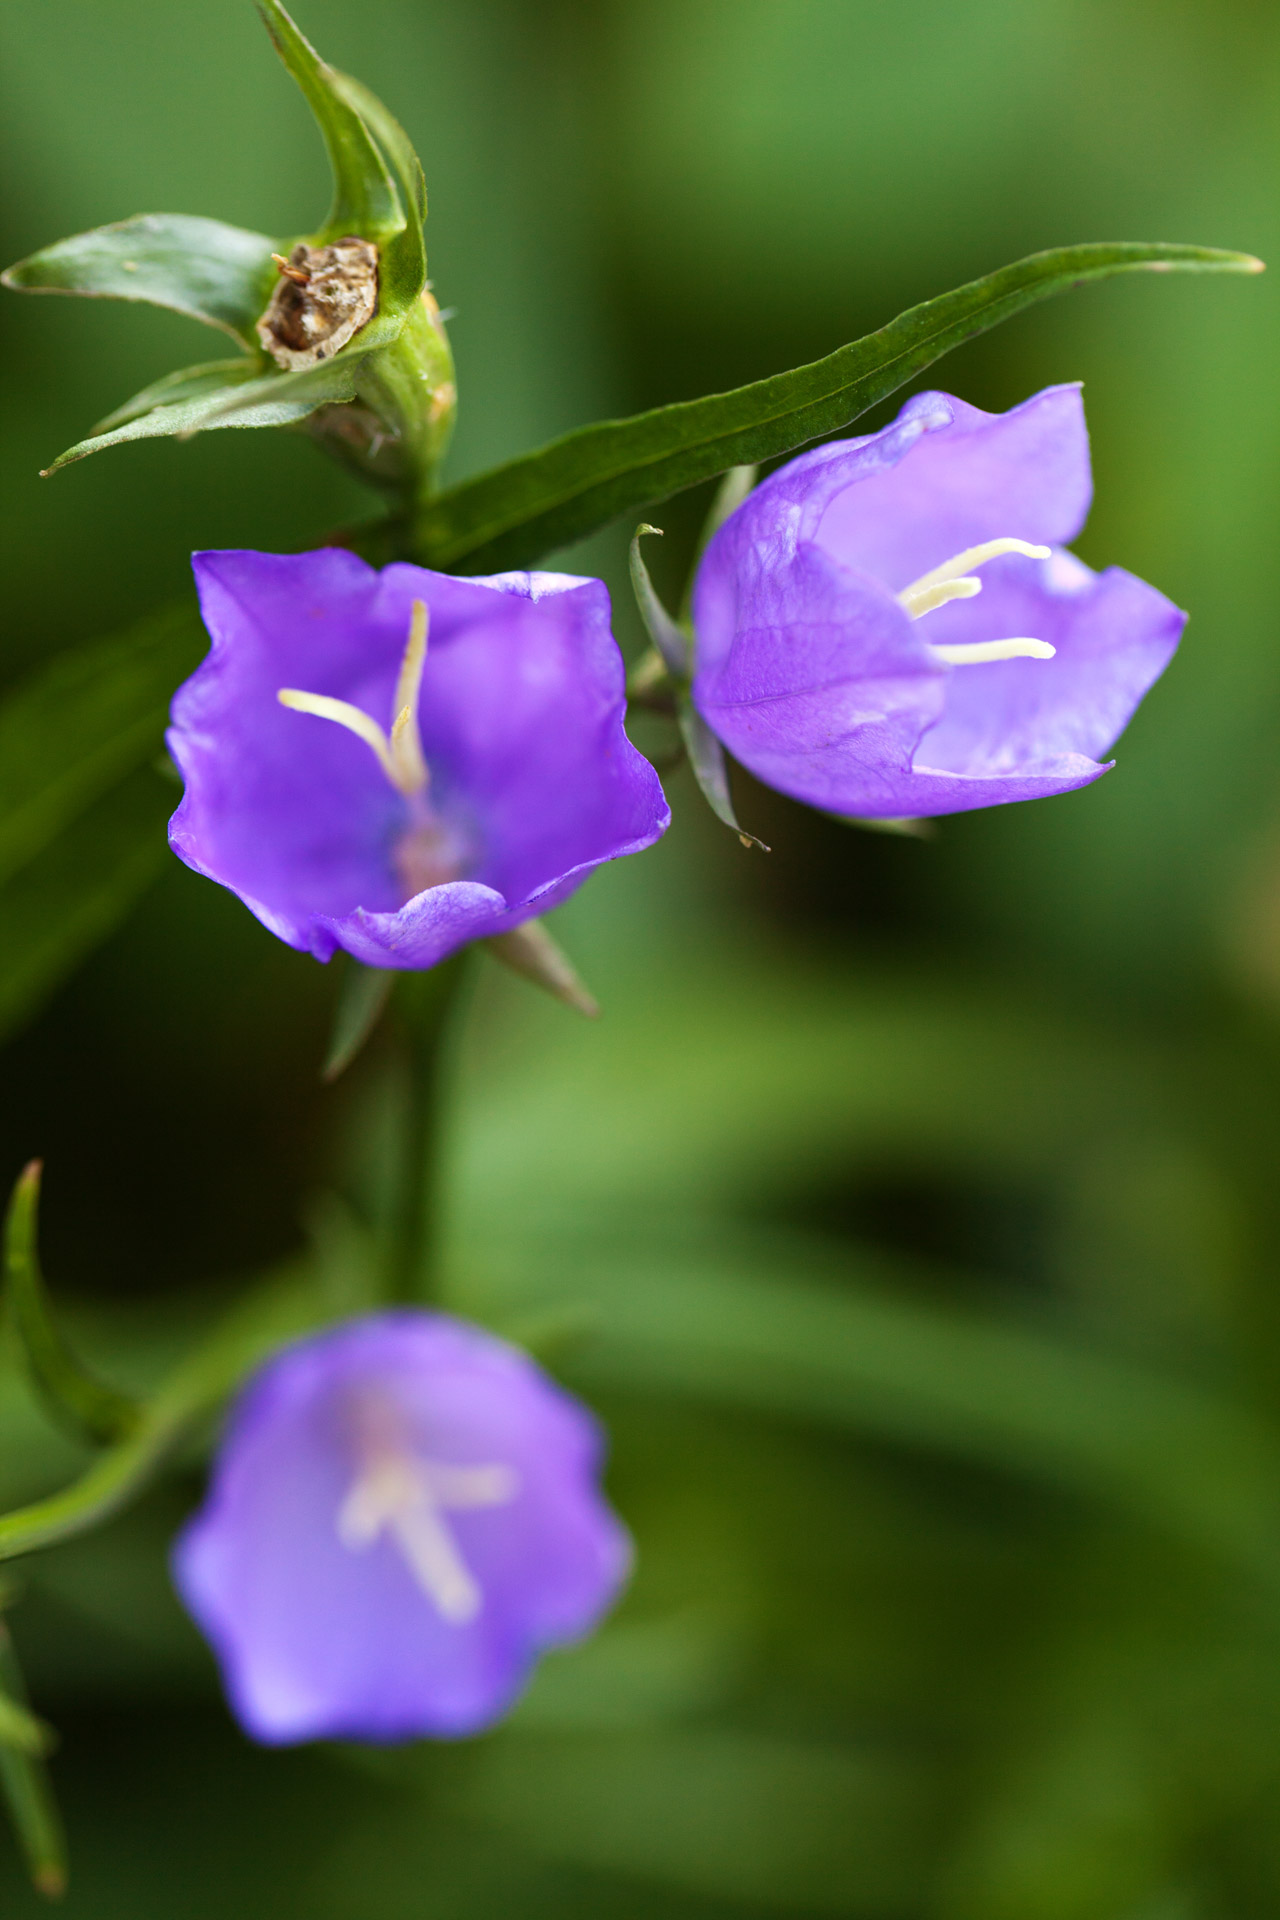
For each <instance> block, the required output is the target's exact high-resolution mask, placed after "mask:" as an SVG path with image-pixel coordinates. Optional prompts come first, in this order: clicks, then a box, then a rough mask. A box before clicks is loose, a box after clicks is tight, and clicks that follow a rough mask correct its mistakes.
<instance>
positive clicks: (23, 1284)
mask: <svg viewBox="0 0 1280 1920" xmlns="http://www.w3.org/2000/svg"><path fill="white" fill-rule="evenodd" d="M40 1174H41V1166H40V1162H39V1161H38V1160H33V1161H32V1162H31V1164H30V1165H29V1166H28V1167H27V1168H26V1169H25V1170H24V1171H23V1173H22V1174H21V1175H20V1176H19V1179H18V1182H17V1185H16V1186H15V1187H14V1189H13V1196H12V1198H11V1199H10V1202H9V1210H8V1213H7V1215H6V1218H5V1224H4V1288H5V1293H4V1298H5V1305H6V1308H7V1310H8V1316H9V1324H10V1326H11V1327H12V1328H13V1331H14V1334H15V1336H16V1338H17V1343H18V1347H19V1349H20V1351H21V1353H22V1357H23V1360H24V1361H25V1363H26V1366H27V1368H28V1371H29V1372H30V1375H31V1378H32V1380H33V1381H34V1383H35V1386H36V1388H37V1390H38V1391H39V1393H40V1395H41V1396H42V1398H43V1399H44V1401H45V1404H46V1405H47V1406H48V1407H49V1409H50V1410H51V1412H52V1413H53V1414H54V1415H55V1416H56V1417H58V1418H60V1419H64V1420H66V1421H67V1422H68V1424H69V1425H70V1426H71V1427H72V1428H73V1430H74V1431H76V1432H77V1433H79V1434H81V1435H82V1436H83V1437H84V1438H86V1439H88V1440H107V1441H110V1440H119V1439H122V1438H124V1437H125V1436H126V1435H127V1434H130V1433H132V1432H133V1430H134V1429H135V1427H136V1426H137V1424H138V1417H139V1409H138V1406H137V1403H136V1402H135V1401H133V1400H131V1399H129V1398H128V1397H127V1395H125V1394H121V1393H117V1392H116V1391H115V1390H114V1388H111V1387H106V1386H104V1385H103V1384H102V1382H101V1381H100V1380H98V1379H96V1378H95V1377H94V1375H93V1374H91V1373H89V1372H87V1371H86V1369H85V1368H84V1367H83V1366H82V1365H81V1363H80V1361H79V1360H78V1359H77V1357H76V1355H75V1354H74V1353H73V1352H72V1350H71V1348H70V1347H69V1346H68V1345H67V1342H66V1340H65V1339H64V1338H63V1336H62V1333H61V1332H60V1330H59V1328H58V1326H57V1323H56V1321H55V1320H54V1318H53V1312H52V1309H51V1307H50V1303H49V1299H48V1296H47V1294H46V1292H45V1284H44V1276H43V1274H42V1273H41V1271H40V1255H39V1250H38V1247H37V1219H38V1213H39V1206H40Z"/></svg>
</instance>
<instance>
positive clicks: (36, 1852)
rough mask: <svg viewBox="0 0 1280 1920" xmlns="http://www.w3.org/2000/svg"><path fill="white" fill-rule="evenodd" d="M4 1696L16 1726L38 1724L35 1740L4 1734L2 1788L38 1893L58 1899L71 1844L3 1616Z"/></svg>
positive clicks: (0, 1741) (0, 1672)
mask: <svg viewBox="0 0 1280 1920" xmlns="http://www.w3.org/2000/svg"><path fill="white" fill-rule="evenodd" d="M0 1699H2V1700H3V1704H4V1708H5V1711H6V1714H7V1717H8V1721H9V1724H10V1728H11V1731H12V1730H13V1728H14V1727H15V1726H17V1725H19V1724H23V1723H25V1724H26V1725H27V1726H29V1727H30V1728H31V1729H33V1730H34V1733H35V1735H36V1740H35V1744H34V1745H32V1744H28V1743H26V1742H24V1741H23V1740H19V1739H14V1738H5V1737H4V1735H3V1734H0V1790H3V1793H4V1797H5V1802H6V1804H7V1806H8V1809H9V1818H10V1819H11V1820H12V1822H13V1825H14V1830H15V1832H16V1833H17V1836H18V1842H19V1845H20V1846H21V1848H22V1851H23V1854H24V1856H25V1858H26V1862H27V1871H28V1872H29V1873H30V1875H31V1883H32V1885H33V1886H34V1887H35V1889H36V1892H37V1893H42V1894H44V1895H45V1897H46V1898H47V1899H50V1900H56V1899H57V1898H58V1896H59V1895H60V1894H62V1893H65V1891H66V1886H67V1847H66V1840H65V1838H64V1836H63V1830H62V1819H61V1816H60V1814H59V1812H58V1803H57V1801H56V1800H55V1798H54V1794H53V1786H52V1783H51V1782H50V1779H49V1771H48V1768H47V1767H46V1766H45V1764H44V1759H43V1753H44V1751H45V1750H46V1748H47V1745H48V1739H47V1735H46V1732H45V1729H44V1728H42V1727H41V1725H40V1722H39V1721H38V1720H35V1719H34V1718H33V1717H32V1715H30V1714H29V1713H28V1712H27V1710H26V1708H27V1690H26V1686H25V1684H24V1682H23V1678H22V1669H21V1668H20V1667H19V1665H18V1656H17V1654H16V1653H15V1652H14V1649H13V1641H12V1639H11V1638H10V1635H9V1629H8V1627H7V1626H6V1625H5V1623H4V1621H3V1620H0Z"/></svg>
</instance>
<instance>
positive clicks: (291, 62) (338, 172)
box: [258, 0, 405, 245]
mask: <svg viewBox="0 0 1280 1920" xmlns="http://www.w3.org/2000/svg"><path fill="white" fill-rule="evenodd" d="M258 11H259V13H260V14H261V15H262V18H263V21H264V23H265V25H266V29H267V32H268V33H269V34H270V35H271V39H272V42H273V43H274V45H275V49H276V52H277V53H278V54H279V55H280V58H281V60H282V61H283V62H284V64H285V66H286V67H287V68H288V70H289V72H290V74H291V75H292V76H293V78H294V79H295V80H296V81H297V83H298V86H299V87H300V88H301V90H302V93H303V96H304V98H305V99H306V102H307V105H308V106H309V107H310V109H311V111H312V113H313V114H314V115H315V118H316V122H317V124H318V126H319V128H320V132H321V134H322V135H323V137H324V144H325V147H326V149H327V150H328V154H329V164H330V166H331V167H332V169H333V186H334V195H333V205H332V207H331V208H330V209H329V216H328V219H327V220H326V221H325V224H324V227H323V229H322V230H321V234H320V236H319V243H320V244H324V242H326V241H330V240H337V239H340V238H342V237H343V236H344V235H346V234H356V235H358V236H359V237H360V238H361V239H363V240H372V241H373V242H374V243H375V244H376V245H381V243H382V242H383V241H384V240H386V239H387V238H388V237H389V236H390V235H391V234H393V233H396V232H398V231H399V230H400V229H401V228H402V227H403V226H404V223H405V214H404V210H403V209H402V208H401V206H400V202H399V199H398V197H397V194H396V190H395V187H394V185H393V184H392V181H391V177H390V175H389V174H388V172H387V168H386V163H385V161H384V160H383V157H382V155H381V153H380V152H379V150H378V147H377V145H376V144H375V142H374V140H373V138H372V136H371V134H370V132H369V129H368V128H367V127H366V125H365V123H364V121H363V119H362V118H361V116H360V114H359V113H358V112H357V111H356V109H355V107H354V106H353V105H352V104H351V101H350V100H349V99H348V98H347V97H346V94H345V92H344V90H343V88H342V86H341V84H340V78H339V76H338V75H337V74H336V73H335V72H334V70H333V69H332V68H331V67H329V66H328V65H326V63H325V62H324V61H323V60H322V59H321V58H320V56H319V54H318V53H317V52H316V50H315V48H314V47H313V46H312V45H311V42H310V41H309V40H308V39H307V38H306V37H305V35H304V34H302V33H301V32H299V30H298V28H297V26H295V24H294V22H293V21H292V20H291V19H290V17H289V15H288V14H287V13H286V12H285V10H284V8H283V7H282V6H281V5H280V4H279V0H258Z"/></svg>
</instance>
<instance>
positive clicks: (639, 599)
mask: <svg viewBox="0 0 1280 1920" xmlns="http://www.w3.org/2000/svg"><path fill="white" fill-rule="evenodd" d="M748 471H750V470H749V469H748ZM738 485H740V483H735V485H734V488H733V489H732V492H733V493H735V494H736V491H737V487H738ZM724 497H725V490H724V488H721V491H720V494H718V495H717V502H720V501H722V499H723V498H724ZM745 497H746V496H745V494H742V495H741V498H745ZM734 504H735V505H736V504H738V500H737V499H736V498H735V499H734ZM732 510H733V509H732V507H729V508H727V509H726V510H725V512H724V513H722V515H721V518H722V519H727V518H728V514H729V513H730V512H732ZM715 511H716V508H715V506H713V507H712V513H713V514H714V513H715ZM716 524H717V525H719V524H720V522H719V521H717V522H716ZM661 531H662V529H661V527H649V526H640V527H637V528H636V530H635V533H634V534H633V536H632V540H631V584H632V586H633V587H634V589H635V596H636V603H637V605H638V606H639V608H640V617H641V619H642V620H643V621H644V624H645V627H646V629H647V631H648V634H649V638H650V639H651V640H652V641H653V644H654V646H655V647H656V648H657V650H658V652H659V654H660V655H661V656H662V660H663V664H664V665H665V666H666V669H667V672H668V674H669V675H670V676H671V679H670V682H669V683H668V685H669V686H670V689H671V698H672V699H673V700H674V702H675V713H676V720H677V722H678V723H679V727H680V737H681V739H682V740H683V741H684V749H685V752H686V754H687V755H688V758H689V767H690V770H691V772H692V774H693V777H694V779H695V780H696V781H697V783H698V791H699V792H700V793H701V795H702V797H703V799H704V800H705V801H706V803H707V805H708V806H709V807H710V809H711V811H712V813H714V814H715V816H716V819H717V820H722V821H723V822H724V824H725V826H726V827H731V828H732V830H733V831H734V833H736V834H737V836H738V838H739V840H741V842H742V844H743V846H744V847H759V848H760V850H761V852H762V853H768V852H769V848H768V847H766V846H765V843H764V841H763V840H757V838H756V836H755V834H753V833H747V832H745V831H744V829H743V828H742V826H741V825H740V824H739V821H738V816H737V814H736V813H735V812H734V808H733V795H732V794H731V793H730V791H729V768H728V763H727V761H726V758H725V751H724V748H723V747H722V746H721V744H720V742H719V741H718V740H717V738H716V736H715V734H714V733H712V731H711V729H710V727H709V726H708V725H707V723H706V721H705V720H704V719H703V717H702V715H701V714H700V713H699V712H698V709H697V708H696V707H695V706H694V704H693V701H692V699H691V698H690V694H689V678H690V675H691V673H692V671H693V642H692V639H691V637H690V635H689V634H688V633H687V632H686V631H685V630H684V628H682V627H680V626H678V625H677V624H676V622H675V621H674V620H673V619H672V618H671V615H670V614H669V613H668V612H667V610H666V608H665V607H664V606H663V604H662V602H661V600H660V599H659V598H658V595H657V592H656V590H655V588H654V585H653V582H652V580H651V579H650V578H649V569H648V567H646V565H645V563H644V555H643V554H642V553H641V551H640V540H641V536H642V535H643V534H646V533H661ZM713 531H714V529H713Z"/></svg>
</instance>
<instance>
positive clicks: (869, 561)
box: [693, 386, 1186, 819]
mask: <svg viewBox="0 0 1280 1920" xmlns="http://www.w3.org/2000/svg"><path fill="white" fill-rule="evenodd" d="M1091 490H1092V483H1091V479H1090V471H1089V442H1088V436H1087V434H1086V431H1085V424H1084V411H1083V407H1082V405H1081V401H1080V394H1079V390H1078V388H1076V387H1073V386H1061V387H1049V388H1047V389H1046V390H1045V391H1044V392H1043V393H1039V394H1036V395H1034V396H1033V398H1032V399H1030V400H1027V401H1024V402H1023V404H1022V405H1021V406H1018V407H1014V408H1013V409H1012V410H1011V411H1010V412H1009V413H1003V414H990V413H981V412H979V410H978V409H977V408H976V407H971V406H967V405H966V404H965V402H964V401H963V400H955V399H952V398H951V396H950V395H948V394H945V393H922V394H918V395H916V397H915V398H914V399H912V400H909V401H908V402H907V404H906V406H905V407H904V408H903V409H902V412H901V413H900V414H899V415H898V418H897V419H896V420H895V421H894V423H893V424H892V426H889V427H886V428H884V430H883V431H882V432H880V433H874V434H869V435H867V436H865V437H863V438H861V439H857V440H843V441H836V442H833V443H832V444H830V445H828V446H823V447H818V448H817V449H815V450H814V451H813V452H812V453H806V454H803V455H801V457H800V458H799V459H798V460H793V461H791V463H790V464H789V465H788V466H785V467H782V468H780V469H779V470H778V471H777V472H776V473H774V474H772V475H770V477H769V478H768V479H767V480H765V481H764V483H763V484H762V485H761V486H759V487H758V488H756V490H755V491H754V492H753V493H751V494H750V495H749V496H748V498H747V499H746V501H745V502H744V504H743V505H742V506H741V507H739V508H738V510H737V511H736V512H735V513H734V514H732V515H731V516H730V518H729V519H728V520H727V521H726V522H725V524H724V525H723V526H722V527H721V528H720V530H719V531H718V532H717V533H716V534H715V536H714V538H713V539H712V540H711V542H710V543H709V545H708V547H707V551H706V554H705V555H704V557H703V561H702V564H701V567H700V569H699V572H698V576H697V580H696V583H695V589H694V597H693V615H694V629H695V632H696V635H697V658H696V670H695V675H694V681H693V699H694V703H695V705H696V706H697V708H698V709H699V711H700V712H701V714H702V716H703V718H704V719H705V720H706V722H707V724H708V725H709V726H710V727H711V729H712V731H713V732H714V733H715V734H717V735H718V737H719V738H720V739H721V740H722V741H723V742H724V744H725V745H726V746H727V747H728V748H729V749H730V751H731V752H732V753H733V754H734V755H735V757H736V758H737V759H738V760H739V761H741V763H742V765H743V766H745V767H748V768H749V769H750V770H751V772H753V773H754V774H755V775H756V776H757V777H758V778H759V779H761V780H763V781H764V782H765V783H766V784H767V785H768V786H772V787H777V788H779V789H780V790H781V791H782V792H783V793H789V794H791V795H793V796H794V797H795V798H796V799H798V800H804V801H807V802H808V803H809V804H810V805H811V806H815V807H822V808H824V809H826V810H827V811H828V812H831V813H838V814H846V815H852V816H861V817H863V818H882V819H883V818H895V817H896V818H910V817H913V816H920V815H928V814H939V813H959V812H962V811H965V810H967V809H968V808H971V807H989V806H993V805H995V804H997V803H998V802H1001V801H1006V800H1031V799H1035V798H1037V797H1039V796H1041V795H1043V794H1049V793H1062V792H1065V791H1067V790H1068V789H1070V788H1072V787H1082V786H1086V785H1087V784H1088V783H1089V782H1090V781H1092V780H1096V779H1097V778H1098V777H1099V775H1100V774H1103V773H1105V772H1107V771H1108V767H1107V766H1106V765H1102V764H1099V760H1100V756H1101V755H1103V754H1104V753H1105V752H1106V751H1107V749H1108V748H1109V747H1110V746H1111V744H1112V742H1113V741H1114V740H1115V739H1116V738H1117V736H1118V735H1119V734H1120V733H1121V731H1122V730H1123V728H1124V727H1125V725H1126V724H1127V722H1128V720H1129V718H1130V716H1131V715H1132V713H1133V711H1134V709H1135V707H1136V706H1137V705H1138V702H1139V701H1140V700H1141V698H1142V696H1143V694H1144V693H1145V692H1146V691H1147V689H1148V687H1150V685H1151V684H1152V682H1153V681H1154V680H1155V679H1156V678H1157V677H1158V676H1159V674H1160V673H1161V672H1162V671H1163V669H1164V668H1165V666H1166V665H1167V664H1168V661H1169V659H1170V658H1171V656H1172V654H1173V651H1174V649H1175V647H1176V646H1177V644H1178V639H1179V636H1180V635H1181V632H1182V628H1183V626H1184V624H1185V619H1186V616H1185V615H1184V614H1182V613H1180V612H1179V611H1178V610H1177V608H1176V607H1174V606H1173V605H1171V603H1170V602H1169V601H1168V600H1166V599H1165V598H1164V596H1163V595H1162V594H1160V593H1157V592H1156V590H1155V589H1154V588H1153V587H1149V586H1147V585H1146V584H1145V583H1144V582H1143V581H1141V580H1138V579H1135V578H1134V576H1133V575H1132V574H1130V573H1125V572H1122V571H1121V570H1120V569H1119V568H1118V567H1111V568H1108V569H1107V571H1106V572H1105V573H1101V574H1096V573H1093V572H1092V571H1091V570H1090V569H1089V568H1088V567H1086V566H1085V565H1084V564H1083V562H1082V561H1080V560H1077V559H1076V557H1075V556H1074V555H1073V554H1070V553H1067V552H1066V551H1065V550H1064V549H1065V543H1066V542H1067V541H1069V540H1071V539H1073V538H1074V537H1075V535H1076V534H1077V533H1078V532H1079V530H1080V528H1081V526H1082V525H1083V524H1084V520H1085V516H1086V514H1087V513H1088V510H1089V502H1090V497H1091ZM979 570H981V571H979Z"/></svg>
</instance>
